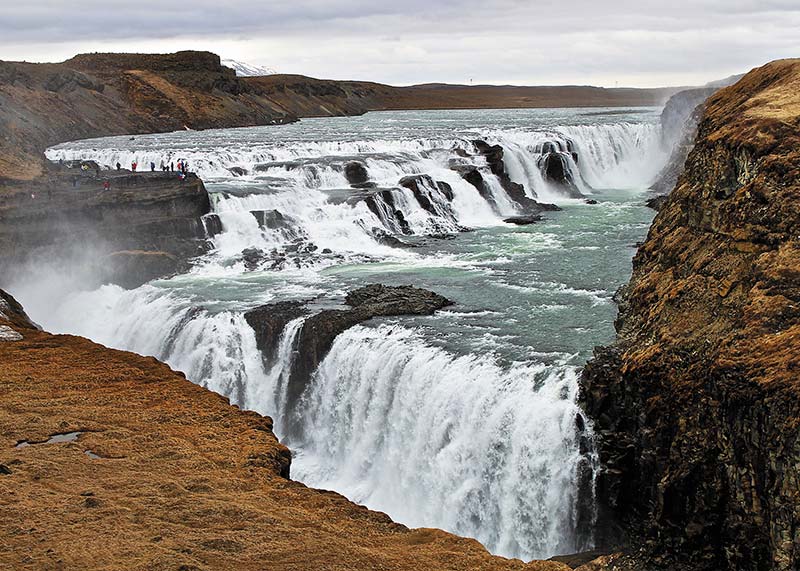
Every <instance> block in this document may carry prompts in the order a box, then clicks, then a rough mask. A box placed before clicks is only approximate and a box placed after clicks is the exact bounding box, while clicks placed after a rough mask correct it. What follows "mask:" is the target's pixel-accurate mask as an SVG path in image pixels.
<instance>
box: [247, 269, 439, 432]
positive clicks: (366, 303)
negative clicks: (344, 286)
mask: <svg viewBox="0 0 800 571" xmlns="http://www.w3.org/2000/svg"><path fill="white" fill-rule="evenodd" d="M345 303H346V304H347V305H349V306H350V309H325V310H323V311H320V312H319V313H316V314H314V315H312V316H311V317H309V318H308V319H306V321H305V323H304V324H303V327H302V329H300V332H299V334H298V338H297V341H296V343H297V354H296V357H295V360H294V362H293V364H292V370H291V375H290V379H289V384H288V387H287V391H286V407H287V411H288V413H287V433H288V436H289V438H292V439H299V438H301V437H302V424H301V423H300V422H299V420H298V418H297V414H296V405H297V403H298V401H299V400H300V397H301V396H302V394H303V391H305V388H306V386H307V384H308V381H309V379H310V378H311V375H312V374H313V373H314V371H316V369H317V367H318V366H319V364H320V363H321V362H322V360H323V359H324V358H325V355H327V353H328V351H329V350H330V348H331V346H332V345H333V342H334V340H335V339H336V336H337V335H339V334H340V333H342V332H343V331H346V330H347V329H349V328H350V327H352V326H354V325H357V324H359V323H363V322H364V321H367V320H369V319H372V318H374V317H390V316H400V315H431V314H433V313H434V312H435V311H437V310H439V309H442V308H443V307H447V306H448V305H451V304H452V302H451V301H450V300H448V299H447V298H445V297H443V296H441V295H438V294H436V293H433V292H431V291H428V290H424V289H420V288H416V287H413V286H396V287H392V286H384V285H378V284H373V285H368V286H365V287H362V288H359V289H357V290H354V291H351V292H350V293H348V294H347V296H346V298H345ZM306 312H307V309H306V306H305V304H303V303H298V302H283V303H278V304H270V305H265V306H262V307H259V308H257V309H255V310H252V311H250V312H248V313H247V314H245V319H246V320H247V322H248V323H249V324H250V326H251V327H252V328H253V330H254V331H255V332H256V340H257V342H258V346H259V348H260V349H261V350H262V351H263V352H264V353H265V355H274V351H275V348H276V346H277V340H278V339H279V336H280V332H282V331H283V329H284V328H285V326H286V324H287V323H288V322H289V321H291V320H293V319H295V318H297V317H300V316H302V315H304V314H305V313H306Z"/></svg>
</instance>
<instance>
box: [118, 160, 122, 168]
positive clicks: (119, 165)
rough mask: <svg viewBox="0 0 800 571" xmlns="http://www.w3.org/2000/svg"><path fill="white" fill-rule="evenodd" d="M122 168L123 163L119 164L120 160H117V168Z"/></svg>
mask: <svg viewBox="0 0 800 571" xmlns="http://www.w3.org/2000/svg"><path fill="white" fill-rule="evenodd" d="M121 169H122V165H121V164H119V161H117V170H121Z"/></svg>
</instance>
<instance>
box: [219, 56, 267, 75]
mask: <svg viewBox="0 0 800 571" xmlns="http://www.w3.org/2000/svg"><path fill="white" fill-rule="evenodd" d="M222 65H224V66H225V67H230V68H231V69H234V70H236V75H238V76H239V77H255V76H259V75H274V74H275V73H277V72H276V71H275V70H274V69H270V68H268V67H259V66H256V65H250V64H248V63H244V62H241V61H236V60H233V59H224V60H222Z"/></svg>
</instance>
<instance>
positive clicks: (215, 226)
mask: <svg viewBox="0 0 800 571" xmlns="http://www.w3.org/2000/svg"><path fill="white" fill-rule="evenodd" d="M201 220H202V223H203V228H204V229H205V234H206V237H207V238H213V237H214V236H217V235H218V234H222V220H220V217H219V215H218V214H206V215H205V216H203V217H202V219H201Z"/></svg>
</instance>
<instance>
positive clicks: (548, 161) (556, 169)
mask: <svg viewBox="0 0 800 571" xmlns="http://www.w3.org/2000/svg"><path fill="white" fill-rule="evenodd" d="M539 168H541V169H542V175H543V176H544V179H545V180H546V181H547V182H550V183H552V184H555V185H558V186H559V187H561V189H562V190H563V191H564V192H565V193H566V194H567V195H568V196H569V197H571V198H583V193H581V191H579V190H578V187H577V185H576V184H575V180H574V178H573V176H572V173H571V172H570V170H569V166H568V164H567V159H566V158H565V157H564V155H563V154H562V153H561V152H558V151H554V152H549V153H546V154H544V155H542V157H541V158H540V159H539Z"/></svg>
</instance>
